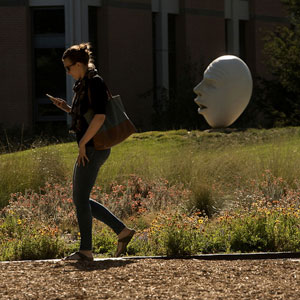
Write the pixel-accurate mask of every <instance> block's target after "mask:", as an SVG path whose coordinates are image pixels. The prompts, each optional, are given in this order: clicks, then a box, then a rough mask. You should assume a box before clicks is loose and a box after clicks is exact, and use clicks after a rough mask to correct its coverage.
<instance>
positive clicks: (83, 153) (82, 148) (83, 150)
mask: <svg viewBox="0 0 300 300" xmlns="http://www.w3.org/2000/svg"><path fill="white" fill-rule="evenodd" d="M85 160H87V162H89V159H88V157H87V155H86V148H85V144H83V143H79V154H78V157H77V164H78V166H80V164H82V165H83V166H85Z"/></svg>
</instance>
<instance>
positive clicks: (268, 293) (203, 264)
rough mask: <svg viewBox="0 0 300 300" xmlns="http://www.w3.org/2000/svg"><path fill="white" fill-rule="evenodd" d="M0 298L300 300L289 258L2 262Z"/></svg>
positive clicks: (297, 270)
mask: <svg viewBox="0 0 300 300" xmlns="http://www.w3.org/2000/svg"><path fill="white" fill-rule="evenodd" d="M0 274H1V277H0V299H1V300H4V299H20V300H21V299H22V300H24V299H43V300H45V299H47V300H48V299H57V300H58V299H122V300H123V299H139V300H140V299H201V300H204V299H210V300H213V299H220V300H221V299H222V300H223V299H226V300H230V299H239V300H240V299H249V300H250V299H251V300H254V299H263V300H268V299H272V300H273V299H289V300H290V299H295V300H299V299H300V262H299V261H292V260H234V261H224V260H222V261H204V260H196V259H191V260H181V259H178V260H161V259H144V260H132V259H131V260H116V261H113V260H110V261H107V260H106V261H95V262H92V263H72V262H61V261H59V262H22V263H19V262H11V263H0Z"/></svg>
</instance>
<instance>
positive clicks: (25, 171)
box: [0, 147, 66, 208]
mask: <svg viewBox="0 0 300 300" xmlns="http://www.w3.org/2000/svg"><path fill="white" fill-rule="evenodd" d="M0 174H1V175H0V176H1V180H0V208H1V207H3V206H4V205H6V204H7V202H8V200H9V197H10V194H11V193H14V192H25V190H26V189H33V190H36V191H38V190H39V188H40V187H43V186H44V185H45V183H46V182H47V181H48V182H65V179H66V168H65V166H64V163H63V162H62V159H61V156H60V153H59V152H58V151H57V149H53V148H52V149H49V148H47V147H45V148H42V149H32V150H28V151H25V152H22V151H21V152H18V153H11V154H5V155H2V156H1V157H0Z"/></svg>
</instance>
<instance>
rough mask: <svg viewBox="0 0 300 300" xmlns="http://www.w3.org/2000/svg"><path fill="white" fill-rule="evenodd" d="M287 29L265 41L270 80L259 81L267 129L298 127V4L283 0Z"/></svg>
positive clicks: (279, 28) (299, 73)
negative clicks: (267, 124)
mask: <svg viewBox="0 0 300 300" xmlns="http://www.w3.org/2000/svg"><path fill="white" fill-rule="evenodd" d="M282 2H283V3H284V4H285V6H286V8H287V11H288V13H289V22H290V23H289V25H287V26H278V27H277V28H276V29H275V30H274V31H272V32H268V34H267V35H266V37H265V48H264V51H265V55H266V58H267V59H266V62H267V66H268V68H269V70H270V73H271V74H272V77H273V79H272V80H262V81H261V87H260V89H259V91H260V95H261V96H260V97H259V99H260V102H261V104H262V108H263V110H264V112H265V113H266V115H267V118H269V119H270V121H271V122H270V124H269V125H270V126H291V125H292V126H297V125H299V124H300V121H299V117H298V116H299V112H300V87H299V80H300V14H299V11H300V4H299V1H296V0H282Z"/></svg>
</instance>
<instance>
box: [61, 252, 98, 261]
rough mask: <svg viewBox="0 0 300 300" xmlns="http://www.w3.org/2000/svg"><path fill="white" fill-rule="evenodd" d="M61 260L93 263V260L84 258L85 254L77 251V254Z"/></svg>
mask: <svg viewBox="0 0 300 300" xmlns="http://www.w3.org/2000/svg"><path fill="white" fill-rule="evenodd" d="M62 260H78V261H93V260H94V258H93V257H89V256H86V255H85V254H83V253H81V252H79V251H77V252H74V253H72V254H70V255H69V256H67V257H65V258H63V259H62Z"/></svg>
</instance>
